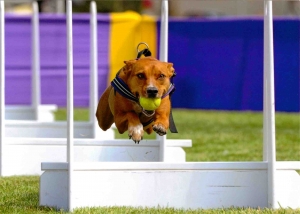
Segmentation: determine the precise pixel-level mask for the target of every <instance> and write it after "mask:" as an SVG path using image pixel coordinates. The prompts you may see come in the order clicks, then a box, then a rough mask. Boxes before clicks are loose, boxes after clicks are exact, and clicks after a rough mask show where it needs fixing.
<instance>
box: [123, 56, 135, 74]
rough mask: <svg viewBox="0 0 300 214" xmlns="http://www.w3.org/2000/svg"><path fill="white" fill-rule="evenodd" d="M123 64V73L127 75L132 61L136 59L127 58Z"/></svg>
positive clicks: (130, 69)
mask: <svg viewBox="0 0 300 214" xmlns="http://www.w3.org/2000/svg"><path fill="white" fill-rule="evenodd" d="M124 63H125V66H124V68H123V72H124V74H125V75H128V74H129V73H130V72H131V71H132V65H133V64H134V63H136V60H135V59H134V60H128V61H124Z"/></svg>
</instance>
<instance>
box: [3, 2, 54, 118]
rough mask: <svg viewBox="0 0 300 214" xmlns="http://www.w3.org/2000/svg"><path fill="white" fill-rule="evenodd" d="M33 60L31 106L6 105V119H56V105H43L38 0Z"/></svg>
mask: <svg viewBox="0 0 300 214" xmlns="http://www.w3.org/2000/svg"><path fill="white" fill-rule="evenodd" d="M32 11H33V12H32V18H31V26H32V31H31V32H32V36H31V40H32V41H31V45H32V54H31V55H32V62H31V70H32V75H31V106H26V105H6V106H5V119H6V120H37V121H49V122H51V121H54V111H56V110H57V106H56V105H41V80H40V79H41V75H40V36H39V11H38V5H37V2H35V1H34V2H32Z"/></svg>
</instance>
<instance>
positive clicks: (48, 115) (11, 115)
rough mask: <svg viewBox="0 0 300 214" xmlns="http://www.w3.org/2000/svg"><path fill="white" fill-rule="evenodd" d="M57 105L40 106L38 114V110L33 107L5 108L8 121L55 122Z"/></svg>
mask: <svg viewBox="0 0 300 214" xmlns="http://www.w3.org/2000/svg"><path fill="white" fill-rule="evenodd" d="M56 110H57V106H56V105H40V106H39V107H38V112H37V114H36V109H35V108H34V107H32V106H22V105H7V106H5V119H6V120H37V121H49V122H51V121H54V120H55V118H54V111H56Z"/></svg>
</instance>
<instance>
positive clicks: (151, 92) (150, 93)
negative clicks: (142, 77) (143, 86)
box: [147, 87, 158, 98]
mask: <svg viewBox="0 0 300 214" xmlns="http://www.w3.org/2000/svg"><path fill="white" fill-rule="evenodd" d="M157 93H158V90H157V88H155V87H148V88H147V95H148V97H151V98H154V97H156V95H157Z"/></svg>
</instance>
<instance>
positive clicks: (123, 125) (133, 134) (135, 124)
mask: <svg viewBox="0 0 300 214" xmlns="http://www.w3.org/2000/svg"><path fill="white" fill-rule="evenodd" d="M115 118H116V119H115V124H116V127H117V128H118V131H119V132H120V133H121V134H122V133H124V132H125V131H127V130H128V136H129V139H132V140H133V141H134V142H135V143H139V142H140V141H141V140H142V139H143V135H144V129H143V125H142V124H141V122H140V119H139V117H138V115H137V114H136V113H135V112H126V113H123V114H122V115H118V116H116V117H115Z"/></svg>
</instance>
